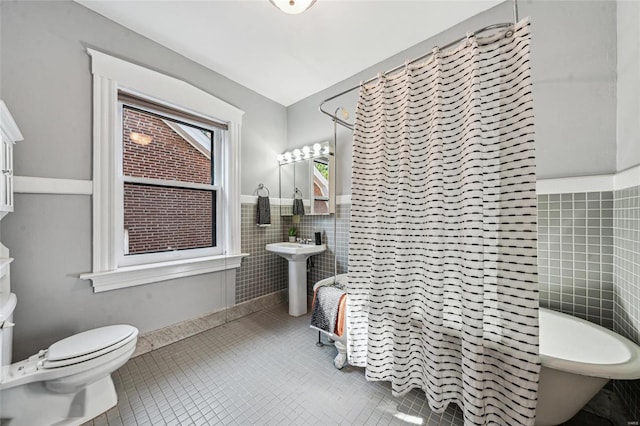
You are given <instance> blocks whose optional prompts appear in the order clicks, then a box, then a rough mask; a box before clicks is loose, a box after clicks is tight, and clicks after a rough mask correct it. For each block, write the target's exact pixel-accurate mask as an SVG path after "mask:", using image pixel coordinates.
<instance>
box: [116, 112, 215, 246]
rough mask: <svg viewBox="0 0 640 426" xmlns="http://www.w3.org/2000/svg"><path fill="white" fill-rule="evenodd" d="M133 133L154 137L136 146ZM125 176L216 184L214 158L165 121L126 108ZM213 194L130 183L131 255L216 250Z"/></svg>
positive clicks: (127, 190)
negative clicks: (213, 172)
mask: <svg viewBox="0 0 640 426" xmlns="http://www.w3.org/2000/svg"><path fill="white" fill-rule="evenodd" d="M131 132H137V133H143V134H146V135H150V136H152V137H153V141H152V142H151V143H150V144H149V145H146V146H141V145H137V144H134V143H133V142H131V140H130V139H129V134H130V133H131ZM123 171H124V174H125V176H131V177H141V178H153V179H164V180H177V181H182V182H194V183H204V184H211V160H210V159H208V158H207V157H206V156H205V155H203V154H202V153H201V152H200V151H199V150H197V149H196V148H195V147H194V146H193V145H191V144H190V143H189V142H187V141H186V140H185V139H183V138H182V137H181V136H180V135H178V134H177V133H175V132H174V131H173V130H172V129H171V128H170V127H169V126H167V125H166V124H165V123H164V122H163V121H162V120H161V119H159V118H157V117H155V116H153V115H150V114H146V113H144V112H140V111H136V110H133V109H129V108H126V107H125V108H123ZM213 196H214V193H213V192H211V191H206V190H194V189H185V188H174V187H161V186H151V185H140V184H131V183H126V184H125V185H124V227H125V229H127V231H128V233H129V254H140V253H152V252H160V251H168V250H180V249H189V248H201V247H211V246H213V244H214V241H213V237H212V234H213V210H212V207H213V204H212V203H213Z"/></svg>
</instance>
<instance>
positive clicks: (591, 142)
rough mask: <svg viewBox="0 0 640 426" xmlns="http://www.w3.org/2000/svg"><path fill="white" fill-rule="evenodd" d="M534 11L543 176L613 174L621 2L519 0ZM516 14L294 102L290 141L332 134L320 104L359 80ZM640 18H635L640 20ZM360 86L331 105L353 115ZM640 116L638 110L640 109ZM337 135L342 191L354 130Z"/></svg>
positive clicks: (508, 11)
mask: <svg viewBox="0 0 640 426" xmlns="http://www.w3.org/2000/svg"><path fill="white" fill-rule="evenodd" d="M519 9H520V16H521V17H526V16H529V17H530V18H531V30H532V44H531V51H532V53H531V62H532V77H533V89H534V108H535V125H536V156H537V174H538V178H542V179H544V178H555V177H568V176H584V175H598V174H608V173H613V172H615V171H616V145H615V138H616V118H615V117H616V4H615V2H610V1H577V2H576V1H538V0H536V1H535V2H532V1H520V2H519ZM511 20H513V12H512V4H511V2H505V3H502V4H500V5H498V6H496V7H494V8H492V9H490V10H488V11H486V12H483V13H481V14H479V15H476V16H474V17H472V18H471V19H469V20H467V21H465V22H463V23H461V24H459V25H456V26H455V27H452V28H451V29H449V30H447V31H445V32H444V33H441V34H439V35H437V36H435V37H433V38H430V39H427V40H425V41H424V42H421V43H419V44H418V45H416V46H414V47H412V48H410V49H407V50H406V51H404V52H402V53H400V54H398V55H395V56H393V57H391V58H389V59H387V60H385V61H383V62H380V63H378V64H376V65H374V66H372V67H371V68H368V69H366V70H364V71H363V72H361V73H359V74H357V75H355V76H353V77H351V78H349V79H347V80H345V81H343V82H341V83H339V84H336V85H335V86H333V87H330V88H329V89H326V90H324V91H322V92H320V93H317V94H315V95H313V96H310V97H308V98H306V99H304V100H302V101H300V102H297V103H295V104H293V105H291V106H290V107H289V108H288V110H287V113H288V120H287V129H288V141H287V143H288V145H289V148H293V147H296V146H300V145H304V144H305V143H307V142H308V141H310V140H322V139H329V138H332V137H333V130H332V129H333V127H332V123H331V120H330V119H329V118H328V117H326V116H324V115H322V114H320V113H319V112H318V110H317V108H318V104H319V103H320V102H321V101H322V100H323V99H326V98H328V97H330V96H333V95H335V94H337V93H339V92H341V91H342V90H346V89H348V88H349V87H352V86H354V85H357V84H358V83H359V82H360V81H362V80H366V79H368V78H371V77H373V76H375V75H376V74H377V73H378V72H380V71H385V70H388V69H391V68H393V67H395V66H397V65H399V64H402V63H404V61H405V59H410V58H415V57H418V56H421V55H423V54H425V53H426V52H429V51H431V49H432V47H433V46H436V45H441V46H442V45H445V44H447V43H449V42H451V41H453V40H455V39H457V38H459V37H460V36H462V35H464V34H465V33H466V32H467V31H470V30H475V29H478V28H482V27H484V26H486V25H490V24H493V23H496V22H508V21H511ZM636 22H637V21H636ZM636 93H637V92H636ZM356 102H357V95H356V91H354V92H352V93H350V94H349V95H345V96H343V97H341V98H339V99H338V100H336V101H332V102H331V103H329V104H327V105H328V106H327V108H326V109H328V110H330V111H334V110H335V108H336V107H337V106H339V105H342V106H344V107H345V108H347V109H348V110H349V111H350V113H351V115H352V118H353V115H354V110H355V105H356ZM636 117H637V115H636ZM341 134H342V135H341V136H340V135H339V137H338V161H339V163H340V167H339V169H338V173H339V174H340V175H341V177H340V178H339V183H338V193H339V194H348V193H350V187H351V157H350V152H351V135H350V132H346V131H342V132H341Z"/></svg>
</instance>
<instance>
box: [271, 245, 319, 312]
mask: <svg viewBox="0 0 640 426" xmlns="http://www.w3.org/2000/svg"><path fill="white" fill-rule="evenodd" d="M265 248H266V250H267V251H270V252H272V253H276V254H278V255H279V256H282V257H284V258H285V259H287V261H288V262H287V263H289V315H291V316H294V317H299V316H300V315H304V314H306V313H307V259H308V258H309V256H313V255H314V254H320V253H322V252H323V251H325V250H326V249H327V246H326V245H325V244H321V245H316V246H314V245H311V244H297V243H271V244H267V245H266V247H265Z"/></svg>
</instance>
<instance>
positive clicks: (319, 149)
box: [276, 142, 331, 164]
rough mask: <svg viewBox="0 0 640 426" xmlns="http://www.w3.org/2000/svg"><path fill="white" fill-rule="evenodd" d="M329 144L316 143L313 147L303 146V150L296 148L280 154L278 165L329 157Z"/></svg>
mask: <svg viewBox="0 0 640 426" xmlns="http://www.w3.org/2000/svg"><path fill="white" fill-rule="evenodd" d="M330 152H331V151H330V149H329V142H323V143H322V144H320V143H315V144H313V146H303V147H302V148H296V149H294V150H293V151H288V152H283V153H282V154H278V156H277V157H276V158H277V159H278V164H286V163H292V162H295V161H301V160H308V159H309V158H313V157H319V156H322V155H329V153H330Z"/></svg>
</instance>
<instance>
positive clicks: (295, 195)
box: [293, 188, 304, 200]
mask: <svg viewBox="0 0 640 426" xmlns="http://www.w3.org/2000/svg"><path fill="white" fill-rule="evenodd" d="M298 195H299V196H300V197H299V198H298ZM303 198H304V196H303V195H302V191H300V190H299V189H298V188H296V191H295V192H294V193H293V199H294V200H302V199H303Z"/></svg>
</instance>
